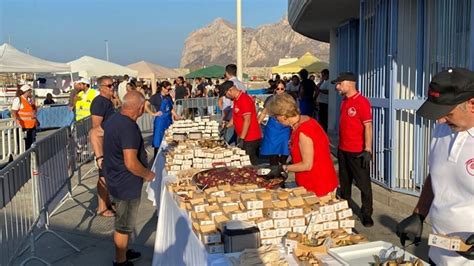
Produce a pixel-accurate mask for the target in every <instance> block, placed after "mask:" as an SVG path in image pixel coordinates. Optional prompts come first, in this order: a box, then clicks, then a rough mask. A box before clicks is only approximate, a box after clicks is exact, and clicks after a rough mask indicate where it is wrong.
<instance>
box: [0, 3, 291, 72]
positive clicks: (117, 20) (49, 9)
mask: <svg viewBox="0 0 474 266" xmlns="http://www.w3.org/2000/svg"><path fill="white" fill-rule="evenodd" d="M287 11H288V0H242V25H243V26H244V27H252V28H256V27H258V26H260V25H263V24H269V23H275V22H277V21H279V20H281V18H282V17H284V16H285V15H286V14H287ZM218 17H222V18H224V19H226V20H228V21H230V22H232V23H235V20H236V1H235V0H0V44H3V43H5V42H10V44H11V45H13V46H15V47H16V48H17V49H18V50H21V51H24V52H26V51H27V50H28V51H29V52H30V54H31V55H34V56H38V57H40V58H43V59H48V60H52V61H58V62H68V61H71V60H74V59H77V58H79V57H81V56H83V55H89V56H93V57H97V58H100V59H106V49H105V47H106V45H105V43H106V42H105V40H107V41H108V46H109V60H110V61H112V62H115V63H118V64H122V65H128V64H131V63H134V62H137V61H140V60H146V61H150V62H153V63H157V64H161V65H164V66H167V67H179V61H180V58H181V52H182V50H183V47H184V41H185V40H186V38H187V37H188V35H189V34H190V33H191V32H192V31H194V30H196V29H199V28H202V27H204V26H206V25H208V24H210V23H211V22H212V21H214V20H215V19H216V18H218Z"/></svg>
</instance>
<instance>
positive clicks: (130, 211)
mask: <svg viewBox="0 0 474 266" xmlns="http://www.w3.org/2000/svg"><path fill="white" fill-rule="evenodd" d="M236 74H237V67H236V66H235V65H234V64H230V65H227V66H226V68H225V77H224V79H225V81H224V82H222V83H219V81H217V82H215V83H213V82H212V81H211V80H209V79H202V78H198V79H196V80H195V82H194V86H193V85H192V83H190V82H187V81H186V80H185V79H184V78H183V77H178V78H177V79H176V80H175V81H174V82H173V83H171V82H169V81H162V82H160V83H159V84H158V88H157V91H156V93H155V94H153V95H150V93H149V91H150V90H149V89H148V87H147V86H145V85H144V84H143V83H142V82H140V81H134V80H130V78H129V77H128V76H124V77H123V78H122V80H121V81H118V80H114V79H113V78H111V77H101V78H99V79H98V80H97V84H98V90H95V89H92V88H91V82H90V80H88V79H85V78H81V79H79V80H78V81H76V82H75V83H74V88H75V90H74V94H73V96H72V97H71V107H72V108H73V109H74V110H75V114H76V120H80V119H83V118H85V117H88V116H91V117H92V129H91V132H90V136H91V143H92V146H93V149H94V154H95V157H96V162H97V166H98V168H99V179H98V183H97V188H98V208H97V214H98V215H102V216H106V217H115V233H114V243H115V247H116V258H115V263H114V265H133V264H130V261H132V260H134V259H137V258H138V257H140V254H139V252H136V251H133V250H130V249H128V248H127V247H128V241H129V234H130V233H131V232H132V229H133V226H134V224H135V221H136V218H137V217H136V213H137V208H138V205H139V201H140V200H139V199H140V193H141V187H142V184H143V181H150V180H152V179H153V178H154V176H155V175H154V173H153V172H151V171H150V170H148V169H147V162H148V160H147V158H146V153H145V152H144V144H143V138H142V136H141V133H140V130H139V128H138V125H137V124H136V121H137V119H138V118H139V117H140V116H141V115H142V114H143V113H144V112H147V113H149V114H150V115H152V116H153V117H154V130H153V141H152V146H153V147H154V148H155V155H156V153H157V151H158V149H159V147H160V146H161V143H162V140H163V136H164V133H165V131H166V129H167V128H168V127H169V126H170V125H171V124H172V123H173V121H174V120H178V119H182V118H183V117H185V116H187V115H189V112H195V114H196V115H206V114H214V113H216V112H220V113H222V114H221V116H220V117H221V136H222V137H223V138H224V139H225V140H226V141H227V142H228V143H230V144H233V145H236V146H238V147H240V148H242V149H244V150H245V151H246V153H247V154H248V155H249V158H250V161H251V163H252V164H253V165H260V164H262V163H263V162H269V164H270V167H269V168H270V171H269V174H268V175H267V177H266V178H275V177H281V176H282V175H284V173H288V172H293V173H294V175H295V181H296V185H298V186H302V187H305V188H306V189H307V190H309V191H312V192H314V193H315V194H316V195H317V196H325V195H330V194H333V195H335V194H336V193H337V194H338V195H339V196H340V197H341V198H343V199H346V200H351V197H352V195H351V192H352V184H353V183H354V184H355V186H356V187H357V188H358V189H359V190H360V191H361V202H362V206H361V210H360V217H361V222H362V224H363V226H366V227H371V226H373V225H374V221H373V219H372V214H373V198H372V186H371V180H370V166H371V161H372V156H373V155H372V153H373V151H372V139H373V134H374V133H375V134H377V132H373V127H372V113H371V104H370V101H369V100H368V99H367V98H366V97H364V96H363V95H362V94H361V93H360V92H359V89H358V88H357V76H356V75H354V74H353V73H351V72H343V73H339V75H338V77H337V78H336V79H335V80H333V81H331V82H330V81H329V71H328V70H327V69H325V70H323V71H321V73H320V80H319V81H318V82H315V81H314V80H312V78H311V77H309V76H308V72H307V71H306V70H304V69H303V70H302V71H300V73H299V76H298V75H294V76H292V77H291V79H290V80H286V79H285V78H284V79H280V78H279V77H276V78H275V80H272V81H271V82H269V83H270V88H269V92H270V93H271V96H269V97H268V98H267V99H266V100H265V103H264V108H263V110H261V112H260V113H258V110H257V108H256V105H255V101H254V99H253V98H252V96H251V95H249V94H248V93H247V90H246V87H245V85H244V84H243V83H242V82H241V81H240V80H238V79H237V77H236ZM331 83H332V84H333V86H334V88H335V90H336V91H337V92H338V94H339V95H340V96H342V103H341V106H340V115H339V143H338V152H337V160H338V164H339V170H338V172H336V170H335V168H334V163H333V158H332V156H331V153H330V147H329V138H328V135H327V133H326V132H327V109H328V102H327V98H328V93H329V89H330V88H331V87H330V86H331V85H330V84H331ZM199 97H217V98H218V99H219V100H218V102H217V106H208V107H205V108H196V109H195V110H193V109H188V110H185V109H184V108H183V100H184V99H187V98H199ZM209 107H210V108H209ZM118 110H119V111H118ZM12 111H13V116H14V117H15V118H16V119H17V120H18V121H19V123H20V125H21V126H22V128H24V129H25V131H26V135H27V146H28V145H31V143H32V141H34V134H35V128H36V123H37V122H36V120H35V116H34V113H35V107H34V105H33V104H32V103H31V88H28V87H23V88H22V90H19V93H18V97H17V98H16V99H15V100H14V101H13V103H12ZM418 114H419V115H421V116H423V117H426V118H427V119H436V120H438V122H439V125H438V126H437V127H436V129H435V131H434V134H433V138H434V141H433V144H432V146H431V155H430V161H429V163H430V175H429V176H428V177H427V179H426V182H425V184H424V186H423V192H422V194H421V197H420V201H419V203H418V205H417V207H416V209H415V210H414V213H413V215H411V216H410V217H408V218H406V219H405V220H403V221H402V222H401V223H400V224H399V225H398V227H397V234H398V235H399V236H400V238H401V239H402V243H403V244H404V242H405V240H406V239H407V238H410V237H412V238H413V237H414V240H415V241H420V236H421V233H422V228H423V221H424V220H425V218H426V217H427V215H428V213H430V215H431V219H432V222H433V229H434V231H435V233H441V234H450V233H453V232H454V233H458V235H460V236H462V237H464V238H465V239H467V240H466V243H468V244H472V243H473V242H474V236H473V234H472V232H473V231H474V228H473V223H472V221H471V219H469V217H470V216H469V214H471V216H472V212H473V208H472V197H473V195H474V182H472V176H474V171H473V170H472V169H474V168H473V167H472V165H474V162H473V160H474V158H473V157H472V156H473V151H474V141H473V140H474V134H473V132H472V131H473V128H474V117H473V115H474V73H473V72H472V71H469V70H465V69H449V70H446V71H443V72H441V73H439V74H438V75H436V76H434V77H433V80H432V81H431V83H430V87H429V92H428V100H427V101H426V103H425V104H424V105H423V106H422V107H421V108H420V109H419V111H418ZM267 117H268V119H266V118H267ZM266 167H268V166H266ZM447 176H449V178H447ZM112 199H113V200H112ZM466 199H471V201H469V200H466ZM113 203H114V204H115V205H114V204H113ZM453 221H456V222H453ZM430 259H432V260H433V262H435V263H440V262H441V263H444V262H448V261H456V262H460V263H462V262H466V259H468V260H472V259H474V251H473V250H472V248H471V249H470V250H469V251H467V252H458V253H457V254H456V253H454V252H448V251H445V250H441V249H439V248H432V249H431V251H430Z"/></svg>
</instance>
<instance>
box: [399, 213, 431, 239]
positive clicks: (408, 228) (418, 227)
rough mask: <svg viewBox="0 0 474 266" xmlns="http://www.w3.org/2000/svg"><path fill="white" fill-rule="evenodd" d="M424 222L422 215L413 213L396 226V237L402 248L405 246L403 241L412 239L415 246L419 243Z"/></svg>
mask: <svg viewBox="0 0 474 266" xmlns="http://www.w3.org/2000/svg"><path fill="white" fill-rule="evenodd" d="M424 220H425V217H423V215H421V214H418V213H413V214H412V215H411V216H409V217H407V218H405V219H404V220H403V221H401V222H400V223H399V224H398V225H397V236H398V237H399V238H400V243H401V244H402V246H405V241H406V240H407V239H410V238H411V237H413V238H414V240H413V243H415V245H417V244H418V243H420V241H421V234H422V233H423V221H424Z"/></svg>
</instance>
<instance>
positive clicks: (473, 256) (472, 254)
mask: <svg viewBox="0 0 474 266" xmlns="http://www.w3.org/2000/svg"><path fill="white" fill-rule="evenodd" d="M465 243H466V244H467V245H473V246H472V247H471V248H470V249H468V250H467V251H456V252H457V253H459V255H461V256H463V257H464V258H466V259H468V260H474V234H473V235H471V236H470V237H468V238H467V239H466V242H465Z"/></svg>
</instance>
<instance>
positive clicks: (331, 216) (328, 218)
mask: <svg viewBox="0 0 474 266" xmlns="http://www.w3.org/2000/svg"><path fill="white" fill-rule="evenodd" d="M321 216H322V218H323V222H329V221H334V220H337V215H336V213H335V212H331V213H325V214H321Z"/></svg>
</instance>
